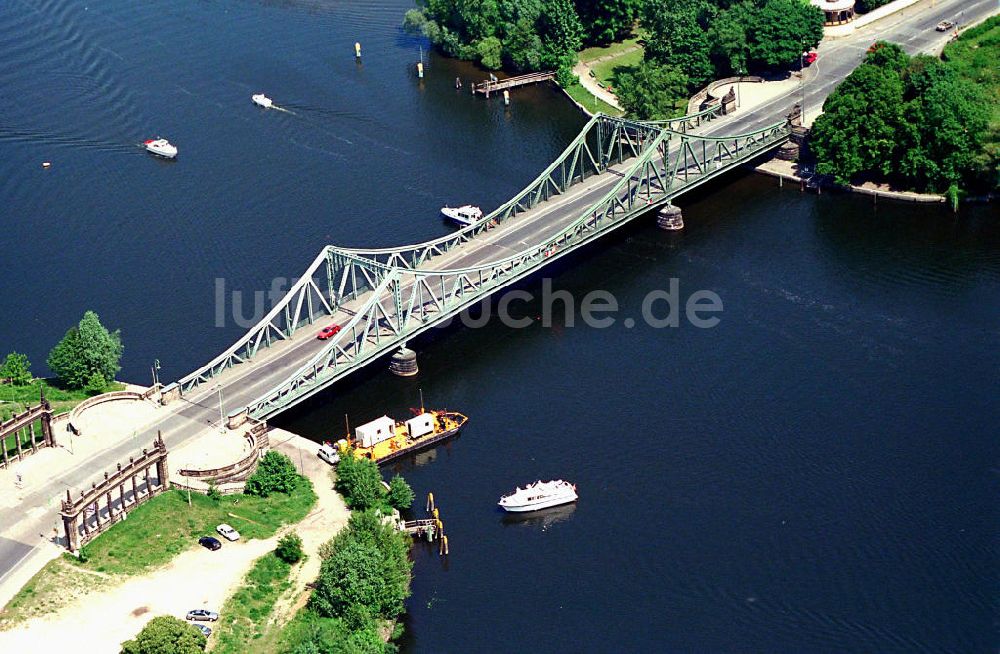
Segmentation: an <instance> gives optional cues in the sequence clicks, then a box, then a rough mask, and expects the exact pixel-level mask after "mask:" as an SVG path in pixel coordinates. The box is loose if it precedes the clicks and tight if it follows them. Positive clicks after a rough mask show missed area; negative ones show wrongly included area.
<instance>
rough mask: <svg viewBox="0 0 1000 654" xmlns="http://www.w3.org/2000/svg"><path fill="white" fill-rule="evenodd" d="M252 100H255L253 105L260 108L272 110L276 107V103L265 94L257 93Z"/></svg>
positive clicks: (251, 97) (252, 96)
mask: <svg viewBox="0 0 1000 654" xmlns="http://www.w3.org/2000/svg"><path fill="white" fill-rule="evenodd" d="M250 99H251V100H253V103H254V104H255V105H257V106H258V107H264V108H265V109H270V108H271V107H273V106H274V102H272V101H271V98H269V97H267V96H266V95H264V94H263V93H257V94H256V95H251V96H250Z"/></svg>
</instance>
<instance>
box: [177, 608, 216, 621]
mask: <svg viewBox="0 0 1000 654" xmlns="http://www.w3.org/2000/svg"><path fill="white" fill-rule="evenodd" d="M184 619H185V620H199V621H206V622H215V621H216V620H218V619H219V614H218V613H216V612H215V611H209V610H208V609H191V610H190V611H188V612H187V615H185V616H184Z"/></svg>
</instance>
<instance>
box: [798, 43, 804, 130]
mask: <svg viewBox="0 0 1000 654" xmlns="http://www.w3.org/2000/svg"><path fill="white" fill-rule="evenodd" d="M805 47H806V46H805V43H803V44H802V48H803V50H802V52H800V53H799V124H800V125H801V126H803V127H805V124H806V67H805V57H806V51H805Z"/></svg>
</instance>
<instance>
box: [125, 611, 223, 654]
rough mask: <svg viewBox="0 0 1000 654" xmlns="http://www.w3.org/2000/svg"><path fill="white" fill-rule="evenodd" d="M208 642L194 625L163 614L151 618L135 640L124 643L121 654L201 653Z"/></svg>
mask: <svg viewBox="0 0 1000 654" xmlns="http://www.w3.org/2000/svg"><path fill="white" fill-rule="evenodd" d="M206 642H207V641H206V638H205V635H204V634H202V633H201V632H200V631H198V629H196V628H195V627H194V625H191V624H188V623H187V622H185V621H183V620H180V619H178V618H175V617H173V616H169V615H161V616H159V617H156V618H153V619H152V620H150V621H149V622H148V623H147V624H146V626H145V627H143V628H142V631H140V632H139V635H137V636H136V637H135V638H134V639H133V640H127V641H125V642H124V643H122V651H121V654H200V653H201V652H204V651H205V643H206Z"/></svg>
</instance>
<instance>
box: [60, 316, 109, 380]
mask: <svg viewBox="0 0 1000 654" xmlns="http://www.w3.org/2000/svg"><path fill="white" fill-rule="evenodd" d="M123 349H124V348H123V346H122V339H121V332H119V331H117V330H116V331H114V332H109V331H108V330H107V329H106V328H105V327H104V325H102V324H101V321H100V318H98V316H97V314H96V313H94V312H93V311H87V312H86V313H84V314H83V318H82V319H81V320H80V324H79V325H77V326H76V327H72V328H70V330H69V331H67V332H66V335H65V336H64V337H63V339H62V340H61V341H59V343H58V344H57V345H56V346H55V347H54V348H52V351H51V352H50V353H49V357H48V361H47V363H48V365H49V368H51V369H52V371H53V372H54V373H55V374H56V375H57V376H58V377H59V379H60V381H62V382H63V383H64V384H65V385H66V386H68V387H70V388H83V387H84V386H85V385H86V384H87V382H88V381H89V380H90V379H91V377H92V376H93V374H94V373H98V374H100V375H101V377H103V378H104V380H105V381H111V380H113V379H114V378H115V375H117V374H118V371H119V370H121V367H120V366H119V362H120V361H121V356H122V351H123Z"/></svg>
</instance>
